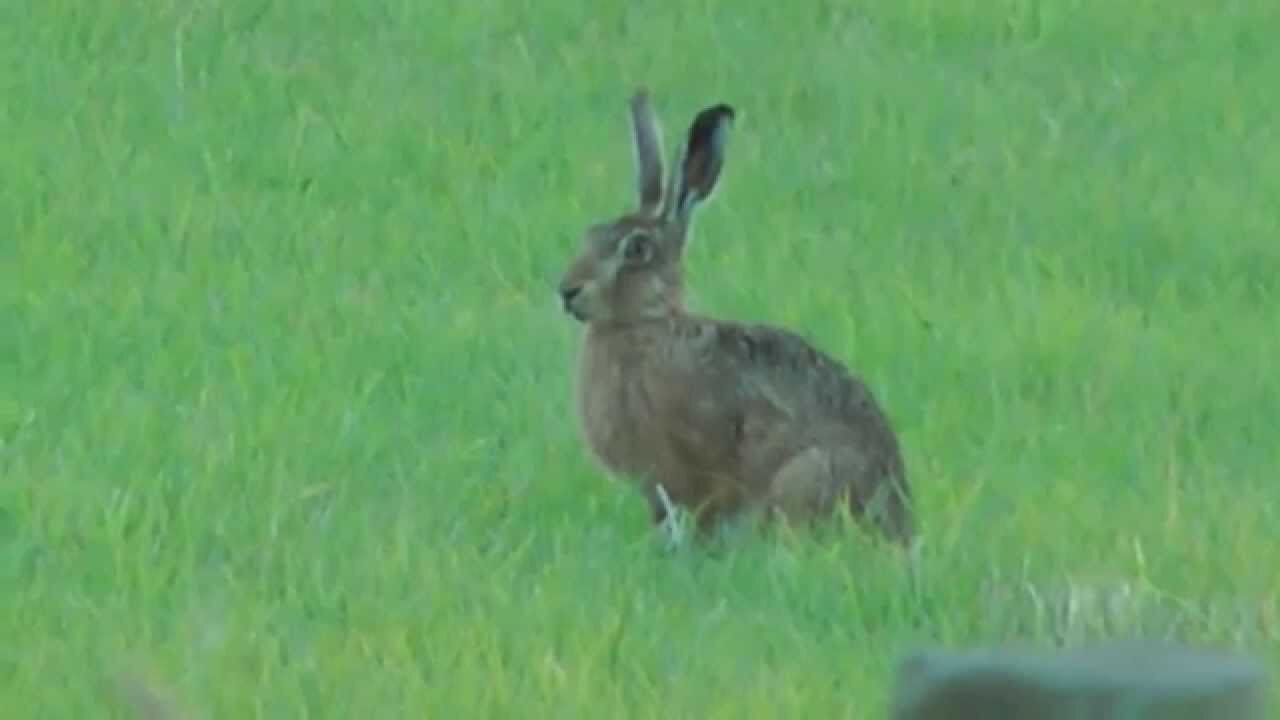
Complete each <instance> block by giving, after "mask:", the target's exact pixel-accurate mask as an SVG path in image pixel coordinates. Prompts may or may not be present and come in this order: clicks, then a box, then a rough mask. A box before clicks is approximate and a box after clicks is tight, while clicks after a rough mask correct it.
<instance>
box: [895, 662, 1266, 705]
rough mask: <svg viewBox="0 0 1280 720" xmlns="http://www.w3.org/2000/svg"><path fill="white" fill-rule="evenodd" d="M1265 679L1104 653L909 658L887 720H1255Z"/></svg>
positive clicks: (1247, 667) (1261, 673) (1223, 668)
mask: <svg viewBox="0 0 1280 720" xmlns="http://www.w3.org/2000/svg"><path fill="white" fill-rule="evenodd" d="M1266 682H1267V680H1266V672H1265V669H1264V668H1263V667H1262V665H1261V663H1259V662H1257V661H1255V660H1253V659H1250V658H1246V657H1241V656H1236V655H1227V654H1222V653H1214V652H1208V651H1203V650H1196V649H1188V648H1178V647H1162V646H1146V645H1143V646H1139V645H1105V646H1099V647H1092V648H1085V649H1080V650H1069V651H1064V652H1061V653H1052V654H1051V653H1031V652H1017V651H995V650H986V651H978V650H975V651H969V652H948V651H941V650H930V651H925V652H918V653H914V654H912V655H911V656H909V657H908V658H906V659H905V660H904V661H903V662H902V664H901V665H900V666H899V669H898V677H897V687H896V688H895V691H894V698H893V704H892V710H891V714H890V717H891V718H892V720H977V719H979V718H981V719H982V720H1031V719H1033V718H1034V719H1035V720H1067V719H1068V718H1070V719H1071V720H1076V719H1077V718H1078V719H1079V720H1086V719H1087V720H1264V719H1265V718H1266V717H1267V713H1266Z"/></svg>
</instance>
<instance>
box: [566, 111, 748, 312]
mask: <svg viewBox="0 0 1280 720" xmlns="http://www.w3.org/2000/svg"><path fill="white" fill-rule="evenodd" d="M733 116H734V111H733V108H731V107H729V106H728V105H724V104H719V105H714V106H712V107H709V108H706V109H705V110H703V111H702V112H700V113H698V115H697V117H695V118H694V120H693V123H692V124H691V125H690V126H689V132H688V137H687V139H686V142H685V144H684V147H683V148H682V149H681V152H680V153H679V154H678V155H677V156H676V161H675V165H674V167H673V168H672V171H671V176H670V179H668V178H667V177H666V173H665V172H664V171H663V160H662V131H661V129H660V127H659V125H658V119H657V117H656V116H655V115H654V112H653V108H652V106H651V105H650V103H649V96H648V93H647V92H646V91H644V90H640V91H638V92H636V94H635V95H634V96H633V97H632V99H631V128H632V142H633V146H634V150H635V161H636V185H637V192H638V196H639V205H638V207H637V208H636V209H635V210H633V211H631V212H628V213H627V214H625V215H623V216H621V217H619V218H616V219H614V220H612V221H609V222H603V223H599V224H596V225H593V226H591V227H590V228H588V229H587V231H586V233H585V237H584V238H583V242H582V247H581V250H580V251H579V253H578V256H577V257H576V258H574V260H573V262H572V263H571V264H570V265H569V269H568V270H567V271H566V272H565V274H564V277H563V278H562V279H561V281H560V297H561V299H562V301H563V302H564V309H565V311H566V312H568V313H569V314H571V315H573V316H574V317H575V318H577V319H578V320H580V321H582V322H584V323H588V324H626V323H631V322H636V321H640V320H645V319H651V318H657V317H662V316H665V315H669V314H671V313H673V312H676V311H679V310H681V309H682V294H683V280H682V272H681V257H682V255H683V254H684V248H685V241H686V239H687V238H688V235H689V226H690V221H691V219H692V216H693V211H694V209H695V208H696V207H697V206H698V204H699V203H700V202H702V201H703V200H706V199H707V198H708V197H710V196H711V192H712V190H714V189H715V186H716V180H717V179H719V177H720V170H721V168H722V167H724V148H725V141H726V139H727V137H728V130H729V126H730V124H731V123H732V121H733Z"/></svg>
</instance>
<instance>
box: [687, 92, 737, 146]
mask: <svg viewBox="0 0 1280 720" xmlns="http://www.w3.org/2000/svg"><path fill="white" fill-rule="evenodd" d="M736 115H737V112H736V111H735V110H734V109H733V106H731V105H728V104H726V103H719V104H716V105H712V106H711V107H709V108H707V109H705V110H703V111H702V112H700V113H698V116H697V117H696V118H694V119H693V125H692V126H690V128H689V146H690V147H693V146H695V145H700V144H702V143H704V142H706V141H708V140H710V139H711V138H712V136H714V135H715V133H716V131H717V130H719V129H720V128H721V127H723V126H724V125H726V124H728V123H731V122H733V119H734V118H735V117H736Z"/></svg>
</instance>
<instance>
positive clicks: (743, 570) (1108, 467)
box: [0, 0, 1280, 718]
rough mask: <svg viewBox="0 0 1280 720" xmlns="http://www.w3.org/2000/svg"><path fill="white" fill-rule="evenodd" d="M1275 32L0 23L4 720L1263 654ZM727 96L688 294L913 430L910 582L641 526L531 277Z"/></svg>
mask: <svg viewBox="0 0 1280 720" xmlns="http://www.w3.org/2000/svg"><path fill="white" fill-rule="evenodd" d="M1278 29H1280V5H1277V4H1276V3H1275V2H1274V1H1273V0H1232V1H1228V2H1223V3H1200V2H1193V1H1192V0H1174V1H1173V2H1155V1H1154V0H1134V1H1132V2H1127V3H1119V2H1117V3H1112V2H1107V1H1106V0H1059V1H1057V2H1050V1H1049V0H1038V1H1037V0H1002V1H996V0H989V1H987V2H980V1H978V0H904V1H902V2H871V1H870V0H849V1H848V2H836V1H835V0H815V1H814V2H808V3H795V4H788V3H780V2H774V1H772V0H740V1H739V2H729V1H728V0H694V1H693V2H687V3H670V4H667V3H661V2H658V1H657V0H633V1H632V2H627V3H600V4H594V3H588V2H585V1H583V0H548V2H544V3H541V4H535V3H532V2H527V1H525V0H509V1H508V2H497V1H496V0H475V1H474V2H470V3H463V2H452V3H443V2H435V3H432V2H430V1H427V2H408V1H407V0H399V1H396V0H386V1H376V2H369V3H357V2H336V1H335V0H274V1H272V0H222V1H220V2H216V1H213V0H210V1H208V2H195V1H188V2H175V1H174V0H167V1H166V0H159V1H157V2H140V1H138V0H122V1H121V2H98V3H92V2H84V1H77V0H50V1H49V2H45V3H26V4H19V3H17V2H8V3H4V4H3V7H0V58H2V59H3V65H2V66H0V98H3V102H2V103H0V136H2V137H3V150H2V151H0V152H2V155H0V158H2V162H0V167H2V168H3V175H2V176H0V473H2V482H0V583H2V585H0V587H2V588H3V591H2V592H0V638H3V640H4V642H3V645H2V649H0V704H2V707H0V709H3V710H4V712H3V717H6V718H8V717H14V718H19V717H30V718H63V717H68V718H70V717H76V718H87V717H121V718H123V717H126V715H125V714H124V712H123V711H122V710H121V708H120V706H119V704H118V703H116V702H115V700H114V697H113V694H112V683H113V682H114V679H115V678H117V676H118V675H120V674H121V673H125V674H130V673H132V674H137V675H138V676H140V677H145V678H152V679H154V682H156V683H157V684H158V685H161V686H163V687H165V688H167V689H168V691H169V692H171V693H172V695H173V696H174V697H175V698H177V700H178V702H179V703H180V704H181V705H182V706H184V707H186V708H189V709H191V710H192V711H193V712H194V714H195V715H196V716H197V717H204V718H303V717H309V718H422V717H433V718H434V717H439V718H452V717H458V718H464V717H465V718H471V717H476V718H481V717H492V718H508V717H512V718H514V717H557V718H564V717H581V718H588V717H589V718H606V717H608V718H612V717H637V718H640V717H644V718H673V717H689V718H730V717H734V718H736V717H744V716H746V717H778V718H792V717H796V718H803V717H814V718H824V717H842V718H878V717H881V716H882V713H883V710H884V707H885V703H886V696H887V684H888V683H889V681H890V680H891V678H892V674H893V670H894V666H895V664H896V662H897V660H898V658H899V657H900V655H901V654H902V653H904V652H906V651H908V650H910V649H912V648H915V647H917V646H919V645H922V644H939V645H948V646H961V645H970V644H990V643H1027V644H1032V645H1035V646H1048V645H1052V644H1078V643H1080V642H1084V641H1086V640H1089V639H1095V638H1102V637H1117V636H1119V637H1128V636H1134V635H1141V636H1144V637H1173V638H1178V639H1181V640H1186V641H1191V642H1196V643H1207V644H1213V645H1219V646H1226V647H1236V648H1243V649H1247V650H1249V651H1251V652H1257V653H1260V654H1262V655H1263V656H1264V657H1266V658H1268V659H1271V660H1280V644H1278V642H1277V641H1278V640H1280V561H1277V556H1276V548H1277V546H1278V543H1280V489H1277V485H1276V483H1277V480H1278V479H1280V478H1277V468H1278V467H1280V444H1278V443H1277V430H1278V429H1280V374H1277V372H1276V368H1277V367H1278V366H1280V220H1278V218H1280V200H1278V199H1277V198H1280V134H1278V133H1277V128H1278V127H1280V112H1278V111H1280V93H1277V91H1276V88H1277V87H1280V49H1278V48H1280V46H1277V45H1276V44H1275V38H1276V37H1277V30H1278ZM641 83H644V84H647V85H649V86H650V87H651V88H652V89H653V91H654V94H655V99H656V101H657V105H658V108H659V110H660V112H661V113H662V114H663V117H664V119H665V120H666V123H667V132H668V139H669V141H671V139H672V138H674V137H676V135H677V134H678V133H680V132H681V131H682V130H683V128H684V126H685V124H686V123H687V122H688V121H689V119H690V118H691V117H692V115H693V113H694V112H695V111H696V110H697V109H699V108H700V107H702V106H704V105H706V104H709V103H711V102H716V101H721V100H723V101H727V102H730V103H732V104H734V106H735V107H736V108H737V109H738V110H739V113H740V115H739V120H738V122H737V124H736V127H735V129H734V135H733V139H732V141H731V145H730V148H729V160H728V166H727V169H726V173H727V174H726V177H725V182H724V183H723V185H722V187H721V191H720V193H719V194H718V196H717V197H716V199H715V201H714V202H713V203H712V204H710V205H708V206H707V207H706V208H704V210H703V211H702V212H701V213H700V215H699V221H698V226H697V229H696V236H695V238H694V241H693V245H692V247H691V250H690V256H689V258H688V262H689V282H690V283H691V286H692V287H691V291H692V301H693V304H694V305H695V307H696V309H699V310H702V311H707V312H711V313H713V314H716V315H720V316H724V317H729V318H736V319H744V320H745V319H750V320H759V321H767V322H772V323H779V324H786V325H789V326H791V327H794V328H796V329H798V330H800V331H802V332H803V333H804V334H806V335H807V336H809V337H810V338H812V339H813V340H814V341H815V342H817V343H818V344H819V345H821V346H822V347H824V348H826V349H827V350H829V351H831V352H832V353H833V354H835V355H837V356H839V357H841V358H843V359H845V360H846V361H848V362H849V364H850V365H851V366H852V367H854V368H855V369H856V370H857V371H858V372H859V373H860V374H862V375H863V376H864V377H865V378H866V379H867V380H868V382H869V383H870V384H871V385H872V386H873V387H874V388H875V391H876V393H877V394H878V395H879V397H880V399H881V400H882V402H883V404H884V405H885V406H886V407H887V408H888V410H889V412H890V414H891V415H892V417H893V419H894V422H895V423H896V425H897V426H898V428H899V430H900V432H901V435H902V439H903V444H904V447H905V452H906V455H907V461H908V464H909V468H910V473H911V479H912V482H913V484H914V488H915V493H916V495H917V497H918V503H919V514H920V525H921V528H922V530H923V533H924V537H925V544H924V546H923V548H922V551H921V555H920V558H919V561H920V562H919V565H918V568H917V572H916V573H915V575H914V576H912V574H911V573H909V572H908V571H907V570H906V569H905V568H904V565H903V563H902V562H901V560H900V559H898V558H896V557H895V556H894V555H893V554H892V553H889V552H886V551H884V550H881V549H877V548H874V547H871V546H870V545H868V544H866V543H864V542H862V541H861V540H859V539H858V536H856V535H853V534H850V535H849V538H850V539H849V540H848V541H842V542H838V543H834V544H821V543H817V542H814V541H812V540H810V539H807V538H804V537H794V538H790V539H788V538H775V539H765V538H760V537H751V536H742V537H738V538H736V539H734V540H733V542H732V543H730V544H728V545H726V546H725V547H724V548H722V549H721V550H720V551H718V552H702V551H700V550H698V549H696V548H690V547H682V548H675V549H671V548H668V547H666V546H664V545H663V544H662V543H659V542H657V541H656V540H655V538H654V535H653V534H652V533H651V532H650V528H649V526H648V524H647V518H646V515H645V510H644V505H643V501H642V500H641V499H640V498H639V497H638V496H636V495H635V494H634V493H633V492H632V491H631V490H630V489H629V488H628V487H627V486H625V485H623V484H622V483H619V482H617V481H615V480H612V479H610V478H609V477H607V476H606V475H605V474H604V473H602V472H601V471H600V470H599V469H597V468H596V467H595V466H593V464H592V463H591V461H590V460H589V459H588V457H587V456H586V454H585V451H584V449H583V447H582V445H581V443H580V441H579V439H578V436H577V433H576V428H575V424H574V419H573V415H572V406H571V404H570V383H571V372H570V371H571V368H572V363H573V357H574V352H575V348H576V345H577V338H578V333H579V331H580V329H579V328H578V327H577V326H576V325H575V324H573V323H572V322H571V321H569V320H568V319H567V318H566V317H564V316H563V315H562V314H561V313H560V312H559V310H558V308H557V306H556V304H555V302H554V298H553V289H554V285H555V282H556V279H557V277H558V275H559V273H560V272H561V270H562V268H563V265H564V263H565V262H566V261H567V259H568V258H569V257H570V254H571V253H572V252H573V251H574V249H575V248H576V245H577V242H578V237H579V234H580V232H581V231H582V229H583V228H584V227H585V226H586V225H587V224H588V223H590V222H594V221H597V220H600V219H603V218H606V217H608V216H610V215H612V214H614V213H616V212H618V211H621V210H625V209H627V207H628V205H629V204H630V203H631V201H632V184H631V183H632V169H631V155H630V149H629V147H628V145H627V142H628V135H627V126H626V100H627V97H628V95H629V94H630V92H631V90H632V89H633V88H634V87H635V86H636V85H638V84H641Z"/></svg>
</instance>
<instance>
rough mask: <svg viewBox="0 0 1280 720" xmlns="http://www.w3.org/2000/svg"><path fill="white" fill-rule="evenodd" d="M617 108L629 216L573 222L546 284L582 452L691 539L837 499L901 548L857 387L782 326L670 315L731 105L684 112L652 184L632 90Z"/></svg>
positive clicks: (643, 111) (881, 431)
mask: <svg viewBox="0 0 1280 720" xmlns="http://www.w3.org/2000/svg"><path fill="white" fill-rule="evenodd" d="M631 111H632V128H633V132H634V138H633V140H634V143H633V145H634V149H635V152H636V166H637V173H638V175H637V189H638V195H639V209H638V210H636V211H634V212H631V213H628V214H627V215H624V216H623V217H621V218H618V219H616V220H613V221H611V222H608V223H602V224H598V225H595V226H593V227H591V228H589V229H588V230H587V232H586V237H585V239H584V244H583V247H582V249H581V251H580V253H579V254H578V256H577V257H576V258H575V259H574V260H573V262H572V263H571V265H570V266H569V268H568V269H567V271H566V272H565V274H564V277H563V278H562V281H561V283H560V292H561V295H562V298H563V301H564V305H565V309H566V311H567V312H569V313H570V314H571V315H573V316H574V317H575V318H577V319H578V320H580V321H582V322H583V323H584V324H585V325H586V333H585V338H584V342H583V346H582V350H581V357H580V363H579V368H578V377H577V411H578V417H579V420H580V422H581V424H582V429H583V435H584V437H585V440H586V444H587V446H588V447H589V448H590V450H591V451H592V453H593V454H594V455H595V456H596V458H597V459H598V460H599V461H600V463H601V464H602V465H603V466H604V467H605V468H607V469H608V470H610V471H612V472H614V473H616V474H619V475H623V476H626V477H628V478H631V479H633V480H635V481H636V482H637V483H638V484H639V485H640V487H641V488H642V489H643V491H644V493H645V495H646V496H647V497H648V499H649V502H650V506H651V508H652V515H653V519H654V521H655V522H661V521H663V520H664V519H665V518H666V506H665V504H664V503H663V502H662V501H661V499H660V497H659V491H658V486H659V485H661V487H662V489H663V490H665V492H666V494H667V495H668V496H669V498H670V499H671V501H673V502H674V503H675V504H677V505H680V506H683V507H686V508H688V509H690V510H692V511H694V513H695V514H696V515H697V518H698V526H699V528H701V529H703V530H706V529H710V528H711V527H713V526H715V525H716V524H718V522H719V521H721V520H726V519H729V518H732V517H734V516H737V515H739V514H740V513H742V512H743V511H749V510H765V511H768V512H770V513H772V514H775V515H778V516H781V517H783V518H785V519H786V520H787V521H789V522H793V523H805V522H809V521H811V520H814V519H816V518H818V517H820V516H824V515H829V514H830V513H832V512H833V511H835V510H837V509H838V508H839V507H840V506H841V505H842V504H843V505H845V506H847V507H849V508H850V510H851V511H852V513H853V515H854V516H865V515H867V514H871V515H872V516H873V517H874V521H875V523H876V525H877V526H878V527H879V528H880V529H881V530H882V531H883V532H884V533H885V534H886V535H887V536H888V537H889V538H891V539H893V540H895V541H898V542H901V543H903V544H906V543H909V542H910V540H911V539H912V537H913V535H914V528H913V525H914V523H913V520H912V513H911V510H910V494H909V491H908V486H907V480H906V472H905V468H904V464H903V460H902V456H901V453H900V450H899V447H898V440H897V437H896V435H895V433H894V431H893V429H892V427H891V426H890V424H889V421H888V419H887V418H886V417H885V415H884V413H883V412H882V411H881V410H880V408H879V406H878V405H877V403H876V400H875V398H874V397H873V396H872V394H871V392H870V390H869V389H868V388H867V387H866V386H865V385H864V384H863V382H862V381H861V380H859V379H858V378H857V377H855V376H853V375H852V374H850V373H849V372H848V370H846V369H845V367H844V366H843V365H841V364H840V363H839V362H838V361H836V360H834V359H833V358H831V357H829V356H828V355H826V354H824V353H823V352H821V351H820V350H817V349H815V348H814V347H813V346H812V345H810V344H809V342H808V341H806V340H805V339H804V338H803V337H801V336H800V335H797V334H795V333H793V332H790V331H788V330H784V329H781V328H775V327H770V326H767V325H746V324H739V323H733V322H724V321H719V320H714V319H711V318H707V317H702V316H698V315H692V314H690V313H688V312H687V311H686V310H685V308H684V302H683V273H682V267H681V261H682V257H683V251H684V248H685V244H686V240H687V237H688V234H689V227H690V221H691V218H692V213H693V210H694V208H695V207H696V206H697V205H698V203H699V202H701V201H702V200H705V199H707V198H708V197H710V195H711V192H712V190H714V188H715V184H716V181H717V180H718V178H719V175H720V170H721V168H722V167H723V163H724V146H725V140H726V137H727V133H728V127H729V125H730V123H731V121H732V119H733V115H734V113H733V110H732V109H731V108H729V107H728V106H726V105H716V106H714V107H710V108H707V109H706V110H703V111H702V112H701V113H699V114H698V116H697V117H696V118H695V119H694V122H693V124H692V125H691V126H690V128H689V132H688V136H687V140H686V144H685V146H684V147H683V148H682V152H681V153H680V155H679V157H678V158H677V163H676V165H675V167H674V168H673V172H672V176H671V178H670V181H669V182H668V183H666V185H665V187H664V183H663V180H664V178H663V176H662V164H663V163H662V158H661V147H662V142H661V134H660V130H659V127H658V123H657V120H656V118H655V117H654V115H653V111H652V109H651V107H650V105H649V100H648V96H647V93H645V91H643V90H641V91H639V92H638V93H636V95H635V96H634V97H633V99H632V101H631Z"/></svg>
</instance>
